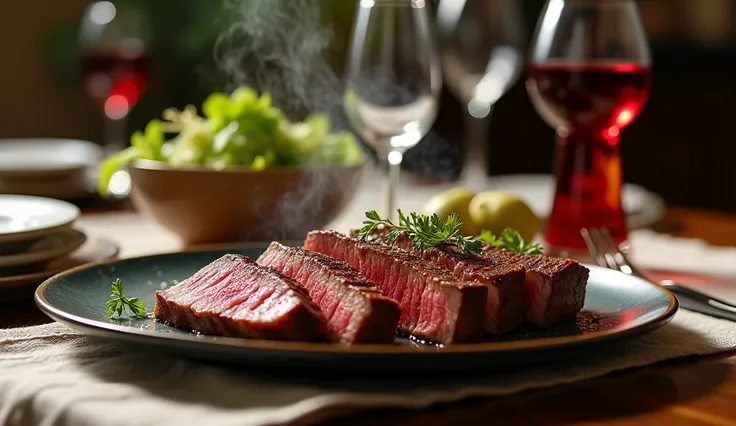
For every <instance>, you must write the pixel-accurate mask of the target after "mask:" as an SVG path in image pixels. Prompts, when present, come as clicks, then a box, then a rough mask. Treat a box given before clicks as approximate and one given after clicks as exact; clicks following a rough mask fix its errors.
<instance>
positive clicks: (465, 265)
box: [412, 249, 525, 336]
mask: <svg viewBox="0 0 736 426" xmlns="http://www.w3.org/2000/svg"><path fill="white" fill-rule="evenodd" d="M412 253H413V254H415V255H417V256H423V257H424V258H425V259H429V260H432V261H434V262H436V263H437V264H439V265H440V266H442V267H443V268H445V269H447V270H449V271H451V272H452V274H453V275H454V276H455V277H456V278H458V279H461V280H463V281H476V282H481V283H484V284H486V285H488V295H487V297H486V307H485V315H484V316H483V330H484V331H485V332H486V333H488V334H491V335H496V336H497V335H501V334H504V333H508V332H509V331H512V330H514V329H516V328H517V327H518V326H519V325H521V324H522V323H523V321H524V306H525V301H524V277H525V269H524V268H523V267H522V266H519V265H514V264H502V265H497V264H494V263H493V262H489V261H488V260H487V259H485V258H483V257H480V256H473V255H465V254H462V253H457V252H452V251H445V250H438V249H427V250H424V252H422V253H420V252H417V251H413V252H412Z"/></svg>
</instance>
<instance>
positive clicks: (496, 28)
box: [437, 0, 526, 182]
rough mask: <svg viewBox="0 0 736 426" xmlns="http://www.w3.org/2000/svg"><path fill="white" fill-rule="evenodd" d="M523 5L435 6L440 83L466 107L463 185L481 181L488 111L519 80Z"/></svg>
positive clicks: (457, 1) (484, 0) (478, 0)
mask: <svg viewBox="0 0 736 426" xmlns="http://www.w3.org/2000/svg"><path fill="white" fill-rule="evenodd" d="M521 3H522V2H520V1H519V0H440V2H439V4H438V6H437V27H438V35H439V43H440V52H441V57H442V66H443V72H444V80H445V81H446V82H447V86H448V88H449V89H450V90H451V91H452V93H453V94H454V95H455V96H456V97H457V98H458V99H460V101H461V102H463V103H464V104H465V106H466V107H465V114H464V115H465V129H466V136H465V150H464V151H465V152H464V158H465V160H464V166H463V175H464V177H465V180H466V181H473V182H475V181H479V182H482V180H483V178H484V177H485V175H486V173H487V168H486V165H485V162H486V160H487V150H488V146H487V145H488V133H489V126H490V116H491V110H492V108H493V105H494V104H495V103H496V101H498V100H499V99H500V98H501V97H502V96H503V95H504V94H506V92H507V91H508V90H509V89H510V88H511V86H513V84H514V83H516V81H517V80H518V78H519V76H520V75H521V70H522V64H523V57H524V47H525V46H524V45H525V42H526V41H525V36H524V23H523V19H522V11H521ZM476 175H478V176H476Z"/></svg>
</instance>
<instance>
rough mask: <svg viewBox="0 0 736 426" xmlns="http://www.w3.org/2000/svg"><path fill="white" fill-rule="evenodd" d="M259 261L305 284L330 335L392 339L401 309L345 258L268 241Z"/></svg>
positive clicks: (341, 339)
mask: <svg viewBox="0 0 736 426" xmlns="http://www.w3.org/2000/svg"><path fill="white" fill-rule="evenodd" d="M257 262H258V263H259V264H261V265H265V266H270V267H272V268H274V269H276V270H278V271H279V272H281V273H283V274H284V275H287V276H289V277H291V278H293V279H294V280H296V281H297V282H298V283H299V284H301V285H303V286H304V288H306V290H307V292H308V293H309V296H310V297H311V298H312V300H313V301H314V302H315V303H316V304H317V306H319V308H320V310H321V311H322V314H323V315H324V317H325V320H326V321H327V338H328V339H329V340H331V341H333V342H340V343H348V344H352V343H393V342H394V339H395V337H396V328H397V324H398V322H399V315H400V314H401V309H400V308H399V303H398V302H397V301H395V300H393V299H391V298H389V297H386V296H385V295H384V294H383V293H382V292H381V290H380V289H378V287H376V286H375V285H374V284H373V283H372V282H371V281H369V280H368V279H366V278H365V277H363V276H362V275H360V274H359V273H358V271H356V270H355V269H353V268H351V267H350V266H349V265H348V264H347V263H344V262H341V261H338V260H335V259H332V258H330V257H328V256H326V255H324V254H322V253H317V252H314V251H308V250H303V249H300V248H296V247H286V246H283V245H281V244H279V243H277V242H272V243H271V245H269V247H268V250H266V251H265V252H264V253H263V254H262V255H261V257H259V258H258V260H257Z"/></svg>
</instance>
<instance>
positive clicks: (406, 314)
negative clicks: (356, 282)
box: [304, 231, 488, 344]
mask: <svg viewBox="0 0 736 426" xmlns="http://www.w3.org/2000/svg"><path fill="white" fill-rule="evenodd" d="M304 248H305V249H307V250H311V251H316V252H319V253H323V254H326V255H328V256H330V257H332V258H333V259H337V260H341V261H343V262H346V263H347V264H348V265H350V266H352V267H353V268H355V269H357V270H358V271H359V272H360V273H361V274H362V275H364V276H365V277H367V278H368V279H369V280H371V281H373V282H374V283H375V284H376V285H377V286H378V287H379V288H380V289H381V290H382V291H383V293H384V294H386V295H387V296H388V297H391V298H392V299H395V300H397V301H398V302H399V305H400V307H401V315H400V317H399V324H398V326H399V330H400V331H401V332H403V333H406V334H410V335H413V336H416V337H420V338H423V339H426V340H430V341H432V342H435V343H443V344H449V343H460V342H471V341H476V340H479V339H480V337H481V335H482V319H483V309H484V305H485V303H484V301H485V300H486V294H487V292H488V286H486V285H484V284H481V283H474V282H463V281H460V280H458V279H456V278H455V277H453V276H452V274H451V273H449V272H448V271H447V270H445V269H443V268H439V267H437V266H435V265H432V263H431V262H429V261H426V260H424V259H421V258H417V257H414V256H412V255H410V254H409V253H407V252H406V251H403V250H400V249H398V248H393V247H390V246H387V245H382V244H374V243H364V242H361V241H359V240H357V239H355V238H352V237H348V236H346V235H342V234H338V233H336V232H331V231H312V232H310V233H309V234H307V238H306V240H305V242H304Z"/></svg>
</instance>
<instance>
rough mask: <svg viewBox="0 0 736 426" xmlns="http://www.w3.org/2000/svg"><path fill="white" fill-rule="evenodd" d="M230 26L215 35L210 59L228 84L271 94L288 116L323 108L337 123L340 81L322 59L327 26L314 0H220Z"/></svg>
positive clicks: (329, 33)
mask: <svg viewBox="0 0 736 426" xmlns="http://www.w3.org/2000/svg"><path fill="white" fill-rule="evenodd" d="M224 5H225V8H226V10H227V11H228V12H229V13H230V15H231V17H232V23H231V25H230V27H229V28H228V29H227V30H226V31H225V32H224V33H223V34H221V36H220V37H219V38H218V39H217V42H216V44H215V52H214V55H215V62H216V64H217V66H218V67H219V68H220V70H221V71H223V72H224V73H225V75H226V77H227V78H228V80H229V81H228V82H229V85H230V87H228V89H233V88H235V87H237V86H240V85H248V86H251V87H253V88H255V89H256V90H259V91H262V92H268V93H270V94H271V96H272V98H273V101H274V104H275V105H276V106H277V107H278V108H280V109H281V110H282V111H284V113H286V114H287V116H289V117H290V118H292V119H301V118H303V117H302V116H303V115H304V114H305V113H309V112H323V113H326V114H328V115H329V117H330V119H331V120H333V121H334V122H341V121H342V119H341V116H342V114H341V113H340V112H341V103H342V84H341V81H340V79H339V78H338V76H336V75H335V72H334V70H333V69H332V67H331V66H330V64H329V63H328V62H327V61H326V59H325V53H326V50H327V49H328V48H329V46H330V44H331V41H332V37H333V31H332V29H331V27H330V26H328V25H325V23H324V22H323V20H322V19H321V14H320V8H319V2H318V1H316V0H225V1H224Z"/></svg>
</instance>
